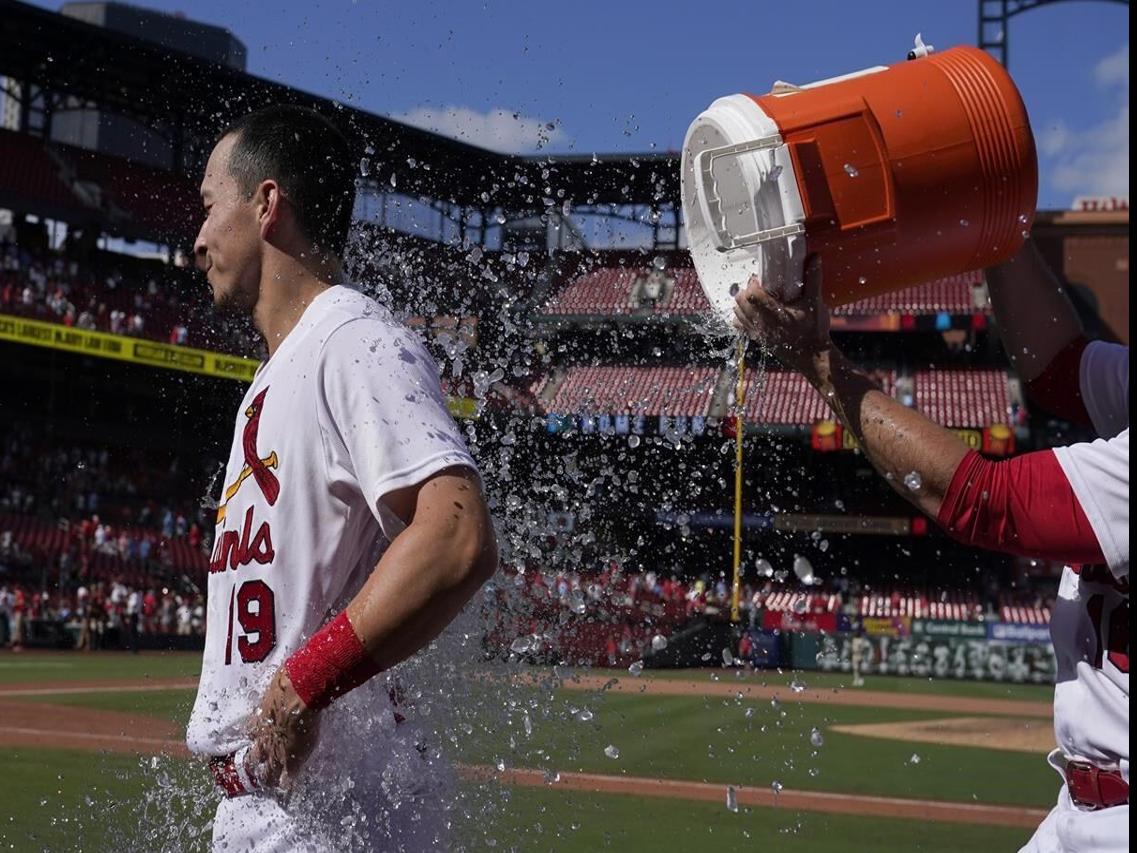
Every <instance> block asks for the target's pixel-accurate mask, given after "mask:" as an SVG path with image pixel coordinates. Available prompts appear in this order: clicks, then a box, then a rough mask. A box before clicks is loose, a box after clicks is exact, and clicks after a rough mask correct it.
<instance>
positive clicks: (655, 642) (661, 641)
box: [651, 634, 667, 652]
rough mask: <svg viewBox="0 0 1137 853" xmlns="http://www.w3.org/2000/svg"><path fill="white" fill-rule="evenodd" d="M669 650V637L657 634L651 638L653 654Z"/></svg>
mask: <svg viewBox="0 0 1137 853" xmlns="http://www.w3.org/2000/svg"><path fill="white" fill-rule="evenodd" d="M666 648H667V637H665V636H663V635H662V634H656V635H655V636H654V637H652V638H651V650H652V651H653V652H661V651H663V650H664V649H666Z"/></svg>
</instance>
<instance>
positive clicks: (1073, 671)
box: [1023, 342, 1129, 853]
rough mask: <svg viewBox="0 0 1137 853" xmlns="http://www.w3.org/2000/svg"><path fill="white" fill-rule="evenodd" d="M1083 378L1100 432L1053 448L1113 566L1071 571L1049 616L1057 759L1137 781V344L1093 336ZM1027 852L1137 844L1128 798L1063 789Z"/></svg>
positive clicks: (1068, 569)
mask: <svg viewBox="0 0 1137 853" xmlns="http://www.w3.org/2000/svg"><path fill="white" fill-rule="evenodd" d="M1080 386H1081V392H1082V399H1083V400H1084V402H1085V405H1086V410H1087V411H1088V412H1089V415H1090V419H1091V420H1092V421H1093V425H1094V429H1095V431H1096V432H1097V433H1098V435H1100V436H1102V437H1101V438H1099V439H1097V440H1096V441H1093V442H1084V443H1081V444H1075V445H1071V446H1069V447H1060V448H1056V449H1055V451H1054V452H1055V455H1056V456H1057V457H1058V462H1059V464H1060V465H1061V466H1062V470H1063V472H1064V473H1065V474H1066V478H1067V479H1068V480H1069V482H1070V485H1071V487H1072V488H1073V491H1074V494H1075V496H1076V497H1077V499H1078V503H1079V504H1080V505H1081V507H1082V510H1083V512H1085V514H1086V518H1087V519H1088V520H1089V523H1090V526H1091V527H1092V528H1093V531H1094V535H1095V536H1096V537H1097V540H1098V544H1099V545H1100V546H1101V550H1102V553H1103V555H1104V556H1105V558H1106V565H1105V566H1085V567H1082V568H1080V569H1077V570H1075V569H1074V568H1072V567H1070V566H1067V567H1066V568H1065V569H1064V570H1063V574H1062V580H1061V583H1060V585H1059V588H1058V599H1057V601H1056V602H1055V606H1054V613H1053V615H1052V616H1051V620H1050V634H1051V640H1052V641H1053V644H1054V653H1055V656H1056V658H1057V663H1058V673H1057V684H1056V686H1055V690H1054V732H1055V735H1056V737H1057V741H1058V750H1057V751H1056V752H1055V753H1054V754H1052V755H1051V759H1050V760H1051V764H1052V765H1054V766H1055V768H1056V769H1058V770H1061V768H1062V766H1064V762H1065V760H1067V759H1077V760H1087V761H1091V762H1093V763H1094V764H1097V765H1099V766H1102V767H1111V766H1112V767H1118V768H1120V770H1121V774H1122V776H1123V777H1124V778H1125V780H1126V781H1127V782H1128V781H1129V349H1128V347H1123V346H1118V345H1116V344H1107V343H1101V342H1095V343H1091V344H1090V345H1089V346H1088V347H1087V348H1086V350H1085V352H1084V353H1083V355H1082V362H1081V368H1080ZM1023 849H1024V850H1026V851H1032V853H1034V851H1039V853H1041V851H1051V850H1062V851H1083V850H1084V851H1091V850H1093V851H1109V850H1118V851H1120V850H1128V849H1129V807H1128V806H1127V805H1125V806H1116V807H1114V808H1110V809H1103V810H1100V811H1096V812H1087V811H1083V810H1080V809H1078V808H1077V807H1076V806H1075V805H1073V804H1072V803H1071V802H1070V798H1069V795H1068V793H1067V792H1066V790H1065V788H1063V790H1062V792H1061V795H1060V797H1059V804H1058V806H1057V807H1056V808H1055V809H1054V811H1053V812H1051V814H1050V815H1049V816H1048V817H1047V819H1046V821H1045V822H1044V823H1043V824H1042V825H1041V826H1040V827H1039V829H1038V831H1037V832H1036V833H1035V836H1034V838H1032V839H1031V842H1030V844H1028V845H1027V847H1025V848H1023Z"/></svg>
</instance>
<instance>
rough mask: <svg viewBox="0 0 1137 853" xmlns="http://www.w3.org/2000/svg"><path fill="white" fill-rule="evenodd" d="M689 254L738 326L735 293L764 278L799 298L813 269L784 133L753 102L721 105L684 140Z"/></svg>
mask: <svg viewBox="0 0 1137 853" xmlns="http://www.w3.org/2000/svg"><path fill="white" fill-rule="evenodd" d="M681 169H682V176H681V178H682V180H681V184H682V196H683V219H684V223H685V226H686V230H687V248H688V250H689V251H690V252H691V257H692V259H693V260H694V262H695V271H696V272H697V273H698V275H699V282H700V284H701V285H702V287H703V292H704V293H706V294H707V299H708V300H709V301H710V303H711V307H712V308H713V309H714V311H715V314H716V315H717V316H719V317H720V318H721V319H722V320H724V321H725V322H726V323H728V324H732V323H733V319H734V292H736V291H737V290H738V289H739V288H741V287H745V285H746V282H747V281H749V279H750V277H751V276H752V275H756V276H758V278H759V279H760V280H761V281H762V283H763V285H764V286H765V287H766V289H767V290H769V291H770V292H771V293H774V294H777V295H779V296H781V297H782V298H787V299H788V298H792V297H793V296H795V295H796V294H797V293H798V292H799V291H800V289H801V281H802V275H803V270H804V267H805V226H804V224H803V223H804V219H805V215H804V209H803V206H802V201H801V194H800V193H799V191H798V186H797V179H796V177H795V175H794V167H793V162H792V160H791V158H790V153H789V149H788V148H787V147H786V146H785V145H784V144H783V142H782V138H781V135H780V134H779V132H778V126H777V125H776V124H775V123H774V121H773V119H771V118H770V117H769V116H768V115H766V113H765V111H763V110H762V108H761V107H759V106H758V104H756V103H755V102H754V100H753V99H752V98H750V97H748V96H746V95H730V96H728V97H725V98H719V99H718V100H717V101H715V102H714V103H713V104H711V105H710V106H709V107H708V108H707V109H706V111H705V112H703V113H702V114H700V115H699V117H698V118H696V119H695V121H694V122H693V123H692V124H691V127H690V128H689V129H688V130H687V137H686V139H685V140H684V141H683V160H682V165H681Z"/></svg>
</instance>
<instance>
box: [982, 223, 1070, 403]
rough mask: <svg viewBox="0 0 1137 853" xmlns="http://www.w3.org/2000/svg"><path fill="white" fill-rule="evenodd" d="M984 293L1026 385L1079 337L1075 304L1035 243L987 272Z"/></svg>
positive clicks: (1012, 359)
mask: <svg viewBox="0 0 1137 853" xmlns="http://www.w3.org/2000/svg"><path fill="white" fill-rule="evenodd" d="M987 289H988V291H989V292H990V294H991V307H992V308H993V309H994V311H995V319H996V321H997V322H998V325H999V335H1000V337H1001V338H1002V339H1003V348H1004V349H1005V350H1006V351H1007V355H1008V356H1010V358H1011V361H1012V363H1013V364H1014V366H1015V369H1016V370H1017V371H1018V374H1019V377H1020V378H1021V379H1022V380H1023V381H1024V382H1030V381H1031V380H1033V379H1036V378H1037V377H1038V376H1039V375H1040V374H1041V373H1042V372H1043V371H1044V370H1045V369H1046V366H1047V365H1048V364H1050V362H1051V361H1053V359H1054V357H1055V356H1056V355H1057V354H1058V353H1059V352H1061V351H1062V349H1063V348H1064V347H1065V346H1066V345H1067V344H1069V343H1070V342H1071V341H1073V340H1074V339H1075V338H1076V337H1078V335H1080V334H1081V333H1082V323H1081V320H1079V319H1078V313H1077V311H1075V310H1074V305H1073V303H1071V302H1070V299H1069V297H1067V296H1066V292H1065V291H1064V290H1063V289H1062V285H1061V284H1060V283H1059V281H1058V279H1057V278H1056V277H1055V275H1054V273H1053V272H1052V271H1051V269H1050V267H1049V266H1047V264H1046V261H1045V260H1043V258H1042V256H1041V255H1040V254H1039V252H1038V249H1037V248H1036V247H1035V245H1034V243H1033V241H1030V240H1028V241H1027V242H1026V243H1025V244H1024V245H1023V247H1022V249H1020V250H1019V252H1018V254H1016V255H1015V256H1014V257H1013V258H1011V259H1010V260H1009V261H1006V262H1004V263H1002V264H1000V265H999V266H997V267H992V268H991V269H989V270H987Z"/></svg>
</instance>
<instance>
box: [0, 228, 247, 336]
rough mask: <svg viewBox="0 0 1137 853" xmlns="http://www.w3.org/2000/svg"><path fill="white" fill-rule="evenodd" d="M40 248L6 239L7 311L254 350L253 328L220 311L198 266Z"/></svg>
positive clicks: (2, 290)
mask: <svg viewBox="0 0 1137 853" xmlns="http://www.w3.org/2000/svg"><path fill="white" fill-rule="evenodd" d="M86 255H87V257H86V258H85V259H84V260H79V259H78V258H77V257H76V256H75V254H74V253H68V252H66V251H62V250H61V251H54V250H46V249H44V250H39V251H34V250H30V249H28V248H26V247H21V246H19V245H18V244H17V243H16V242H15V241H14V239H8V240H0V313H5V314H15V315H18V316H23V317H29V318H32V319H37V320H44V321H47V322H51V323H59V324H61V325H64V326H68V327H72V328H77V329H85V330H89V331H99V332H109V333H111V334H117V335H130V336H133V337H138V338H146V339H149V340H154V341H159V342H161V343H170V344H177V345H190V346H198V347H205V348H210V349H220V350H223V351H225V352H230V353H234V354H238V355H248V354H252V353H255V352H256V350H257V348H256V345H255V343H254V342H253V339H252V337H251V335H250V333H249V331H248V330H247V329H245V328H243V327H241V326H240V325H238V324H234V323H231V322H229V321H225V320H223V319H221V318H218V317H216V316H214V315H213V312H212V310H211V308H210V306H209V300H208V298H207V296H208V292H207V290H206V286H205V282H204V281H203V280H201V279H200V278H198V277H197V274H196V273H195V272H194V271H193V270H192V269H187V268H184V267H183V266H180V265H178V264H174V263H166V262H164V261H161V260H157V259H150V258H140V257H135V256H132V255H125V254H120V253H112V252H95V253H86Z"/></svg>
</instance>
